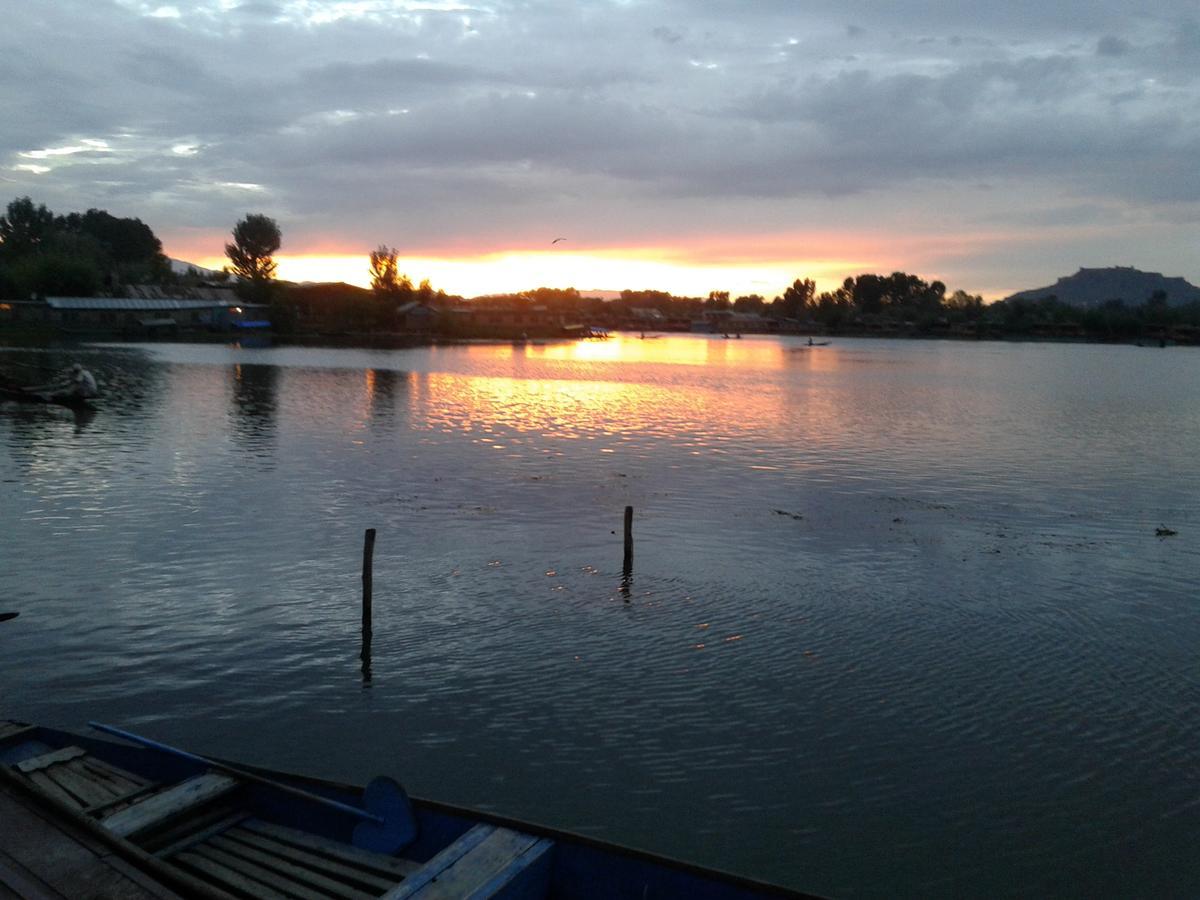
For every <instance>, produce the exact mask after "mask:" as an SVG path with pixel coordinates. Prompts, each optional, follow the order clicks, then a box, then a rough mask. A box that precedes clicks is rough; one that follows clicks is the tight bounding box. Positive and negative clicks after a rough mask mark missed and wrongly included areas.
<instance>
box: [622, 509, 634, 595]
mask: <svg viewBox="0 0 1200 900" xmlns="http://www.w3.org/2000/svg"><path fill="white" fill-rule="evenodd" d="M632 582H633V507H632V506H627V507H625V562H624V563H623V564H622V565H621V596H622V597H624V598H625V602H626V603H628V602H629V593H630V591H629V587H630V584H631V583H632Z"/></svg>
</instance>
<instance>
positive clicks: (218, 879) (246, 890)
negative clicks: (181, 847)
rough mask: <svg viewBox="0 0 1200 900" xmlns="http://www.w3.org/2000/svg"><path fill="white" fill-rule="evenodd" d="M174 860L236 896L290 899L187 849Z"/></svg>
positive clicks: (206, 880)
mask: <svg viewBox="0 0 1200 900" xmlns="http://www.w3.org/2000/svg"><path fill="white" fill-rule="evenodd" d="M175 862H176V863H177V864H178V865H179V866H180V867H181V868H182V869H183V870H184V871H185V872H187V873H188V874H190V875H192V876H194V877H196V878H199V879H201V880H203V881H204V882H206V883H207V884H211V885H213V886H214V887H216V888H217V889H219V890H222V891H228V892H230V893H233V894H235V895H236V896H238V897H258V898H261V900H290V898H289V896H288V895H287V894H281V893H279V892H278V891H273V890H271V889H270V888H269V887H267V886H266V885H265V884H263V883H262V882H259V881H254V880H253V879H251V878H247V877H246V876H245V875H243V874H242V873H240V872H237V871H235V870H233V869H231V868H229V867H228V866H225V865H222V864H221V863H219V862H215V861H213V860H211V859H206V858H205V857H202V856H199V855H198V854H196V853H194V852H192V851H187V852H185V853H180V854H179V855H178V856H177V857H175Z"/></svg>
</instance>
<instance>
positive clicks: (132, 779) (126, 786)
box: [83, 756, 153, 790]
mask: <svg viewBox="0 0 1200 900" xmlns="http://www.w3.org/2000/svg"><path fill="white" fill-rule="evenodd" d="M83 764H84V765H85V766H87V767H88V768H89V769H91V770H92V771H94V772H96V773H97V774H98V775H101V776H103V777H105V778H108V779H109V780H110V781H112V782H113V783H114V784H115V785H116V786H117V787H120V788H122V789H123V790H132V789H133V788H135V787H146V786H147V785H149V784H152V783H153V782H151V781H149V780H148V779H146V778H143V777H142V776H140V775H134V774H133V773H132V772H127V771H125V770H124V769H118V768H117V767H116V766H114V765H110V764H109V763H106V762H105V761H104V760H102V759H97V758H96V757H94V756H89V757H87V758H85V759H84V760H83Z"/></svg>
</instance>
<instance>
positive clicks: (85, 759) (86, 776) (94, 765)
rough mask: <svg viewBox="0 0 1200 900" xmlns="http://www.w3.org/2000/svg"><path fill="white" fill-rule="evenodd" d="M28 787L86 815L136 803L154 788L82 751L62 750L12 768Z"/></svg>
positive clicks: (22, 762)
mask: <svg viewBox="0 0 1200 900" xmlns="http://www.w3.org/2000/svg"><path fill="white" fill-rule="evenodd" d="M12 768H13V770H14V771H16V772H17V773H18V774H19V775H20V776H21V777H23V778H24V779H25V780H26V781H28V782H29V783H30V784H32V785H34V786H35V787H37V788H39V789H40V790H41V791H43V792H44V793H46V794H49V795H50V796H51V797H53V798H54V799H56V800H58V801H59V802H61V803H65V804H66V805H67V806H69V807H71V808H72V809H77V810H81V811H83V812H85V813H88V814H95V813H96V812H97V811H100V810H104V809H107V808H111V807H112V806H113V805H114V804H119V803H123V802H127V801H130V800H132V799H135V798H136V797H138V796H139V795H140V794H143V793H145V792H146V791H149V790H151V789H152V788H153V784H152V783H151V782H149V781H147V780H146V779H145V778H142V777H141V776H138V775H134V774H133V773H132V772H127V771H125V770H124V769H119V768H117V767H116V766H114V765H110V764H109V763H106V762H104V761H103V760H100V759H97V758H96V757H94V756H91V755H89V754H88V752H87V751H86V750H84V749H83V748H82V747H63V748H61V749H59V750H53V751H50V752H49V753H42V754H40V755H37V756H33V757H31V758H29V759H24V760H21V761H20V762H18V763H16V764H14V765H13V766H12Z"/></svg>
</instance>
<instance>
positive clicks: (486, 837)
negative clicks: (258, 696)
mask: <svg viewBox="0 0 1200 900" xmlns="http://www.w3.org/2000/svg"><path fill="white" fill-rule="evenodd" d="M93 727H96V728H100V729H104V730H107V731H112V732H113V733H116V734H121V735H123V736H124V737H126V738H128V739H131V740H132V741H137V742H138V743H139V744H140V745H134V744H132V743H117V742H115V741H112V740H108V739H104V738H99V737H92V736H86V735H82V734H74V733H71V732H66V731H58V730H55V729H51V728H42V727H37V726H31V725H26V724H24V723H20V722H3V721H0V780H2V781H3V782H4V783H5V784H8V785H11V786H13V787H19V788H20V789H21V790H24V791H27V792H29V793H30V794H32V795H35V796H36V797H37V799H38V800H39V802H41V803H44V804H49V805H51V806H54V807H55V808H56V809H58V810H59V811H62V810H70V811H71V814H72V815H73V816H75V817H76V818H77V819H78V820H79V821H80V822H81V823H83V824H85V825H86V827H87V828H88V829H90V831H91V832H93V833H94V834H95V835H96V836H98V837H99V838H101V839H102V840H104V841H105V843H106V844H107V845H108V846H110V847H111V848H113V850H114V852H115V853H117V854H119V855H120V856H121V857H122V858H123V859H124V860H125V861H126V862H128V863H130V864H132V865H134V866H135V867H136V868H137V869H139V870H140V871H141V872H143V873H144V874H145V875H146V876H148V877H150V878H154V879H156V880H158V881H159V882H161V883H163V884H165V885H167V886H169V887H171V888H173V889H174V890H176V891H178V892H179V893H181V894H183V895H185V896H193V897H206V898H221V900H228V898H259V897H263V898H300V900H309V898H318V897H338V898H344V900H355V898H370V897H375V898H386V900H399V898H420V900H433V898H457V897H479V898H483V897H503V898H512V900H518V898H519V900H524V898H530V900H535V898H536V900H541V898H564V900H609V898H629V900H635V898H636V900H642V898H657V900H667V898H681V900H682V898H697V900H705V898H707V900H751V898H766V897H805V896H810V895H805V894H799V893H796V892H794V891H789V890H787V889H784V888H779V887H774V886H772V885H768V884H765V883H762V882H756V881H752V880H748V879H745V878H739V877H736V876H732V875H728V874H725V873H721V872H717V871H714V870H710V869H705V868H700V867H697V866H692V865H688V864H685V863H681V862H677V861H673V860H669V859H666V858H663V857H659V856H653V855H650V854H647V853H642V852H638V851H635V850H630V849H626V848H623V847H618V846H616V845H613V844H608V843H604V842H600V841H596V840H592V839H589V838H584V837H580V836H578V835H573V834H568V833H565V832H560V831H554V830H551V829H547V828H542V827H539V826H536V825H532V824H529V823H525V822H517V821H514V820H509V819H503V818H500V817H496V816H490V815H485V814H483V813H476V812H472V811H470V810H465V809H461V808H456V807H452V806H447V805H445V804H441V803H435V802H431V801H425V800H416V799H410V798H408V797H407V795H406V794H405V793H404V792H403V789H401V788H400V787H399V785H398V784H396V782H394V781H392V780H391V779H386V778H384V779H376V780H375V781H373V782H371V784H369V785H368V786H367V788H366V789H365V790H360V789H357V788H353V787H350V786H347V785H342V784H337V783H334V782H329V781H322V780H318V779H312V778H305V777H302V776H296V775H290V774H285V773H279V772H269V771H266V770H263V769H248V768H236V767H232V766H230V765H229V764H228V763H224V762H220V761H215V760H206V759H203V758H201V757H197V756H194V755H192V754H188V753H185V752H183V751H178V750H175V749H174V748H170V747H166V746H165V745H160V744H155V743H154V742H152V741H148V740H146V739H144V738H138V737H137V736H135V735H129V734H128V733H125V732H119V731H118V730H116V729H111V728H110V727H109V726H102V725H97V724H95V723H93Z"/></svg>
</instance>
